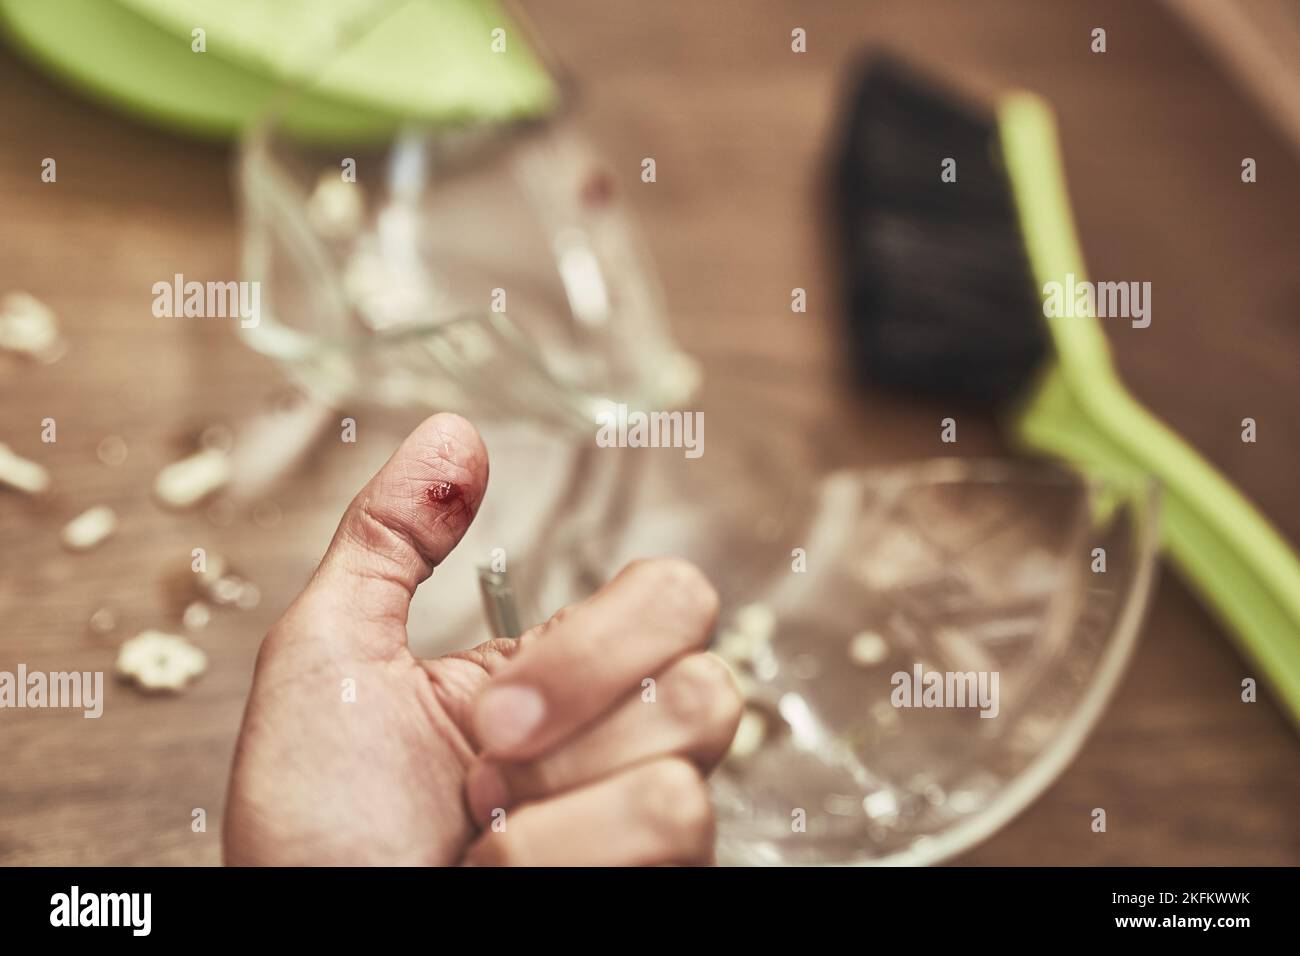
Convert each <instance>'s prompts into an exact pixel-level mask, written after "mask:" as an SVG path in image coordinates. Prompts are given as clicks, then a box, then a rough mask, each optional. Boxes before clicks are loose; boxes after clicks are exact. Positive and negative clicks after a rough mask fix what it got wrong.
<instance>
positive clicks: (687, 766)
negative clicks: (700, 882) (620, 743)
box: [642, 757, 713, 855]
mask: <svg viewBox="0 0 1300 956" xmlns="http://www.w3.org/2000/svg"><path fill="white" fill-rule="evenodd" d="M642 795H643V799H644V800H645V806H646V812H647V814H648V816H649V818H650V821H651V825H652V826H654V827H655V828H656V829H657V830H658V831H659V833H660V835H661V836H662V837H663V838H664V839H665V840H666V841H667V842H668V843H669V844H670V845H672V846H674V847H675V848H677V849H678V850H679V851H681V852H682V853H684V854H687V855H694V854H697V853H699V852H702V851H703V849H705V848H707V847H708V846H711V845H712V844H713V804H712V802H711V801H710V800H709V790H708V786H707V785H706V784H705V782H704V778H703V777H702V776H700V773H699V771H698V770H696V769H695V767H694V766H693V765H692V764H691V763H689V762H687V761H685V760H681V759H678V758H675V757H674V758H669V759H665V760H660V761H657V762H656V763H654V764H652V765H651V766H650V768H649V769H648V772H647V779H646V781H645V786H644V788H643V790H642Z"/></svg>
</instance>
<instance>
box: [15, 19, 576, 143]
mask: <svg viewBox="0 0 1300 956" xmlns="http://www.w3.org/2000/svg"><path fill="white" fill-rule="evenodd" d="M74 25H75V26H74ZM0 31H3V33H4V34H5V36H6V37H7V38H8V39H9V40H10V41H11V42H12V43H13V44H14V46H15V47H17V48H18V49H19V50H21V51H22V52H24V53H25V54H26V55H27V56H28V57H29V58H30V59H32V60H33V61H35V62H37V63H38V64H40V65H42V66H44V67H46V68H48V69H49V70H50V71H52V72H53V73H55V74H56V75H59V76H61V77H63V78H64V79H65V80H66V81H68V82H70V83H71V84H72V85H74V86H76V87H78V88H80V89H81V90H83V91H84V92H86V93H87V94H89V95H90V96H91V97H92V98H94V99H96V100H98V101H99V102H102V103H105V104H107V105H110V106H112V107H115V108H117V109H122V110H125V111H126V112H127V113H129V114H131V115H133V116H135V117H137V118H139V119H142V120H145V121H150V122H153V123H156V124H159V125H163V126H166V127H167V128H170V129H173V130H179V131H182V132H185V133H188V134H190V135H193V136H198V137H202V138H207V139H229V138H230V137H232V136H234V135H236V134H237V133H239V132H241V131H243V130H245V129H246V128H248V126H249V125H250V124H251V123H252V122H254V121H255V120H256V119H257V118H258V117H260V116H262V115H264V114H265V113H266V111H267V110H268V108H270V107H271V106H272V104H276V106H277V110H278V112H279V114H280V115H279V118H280V122H281V124H282V125H283V127H284V128H285V129H286V130H287V131H289V132H291V133H293V134H294V135H297V136H301V137H304V138H310V139H316V140H324V141H330V140H343V139H361V140H375V139H379V138H382V137H384V136H385V135H388V134H391V133H392V131H393V130H395V129H396V128H398V127H400V126H401V125H402V124H403V122H405V121H407V120H408V119H411V118H412V117H407V116H403V115H399V114H397V113H395V112H387V111H385V110H384V109H383V108H382V107H378V106H375V105H373V104H364V103H349V102H345V101H343V100H341V99H339V98H337V97H334V96H325V95H320V94H318V93H314V92H312V91H311V90H310V89H301V88H298V89H293V91H292V96H291V97H290V98H288V99H287V100H284V101H282V102H281V103H277V102H276V101H277V97H280V96H282V95H283V94H284V92H285V89H286V86H287V84H288V81H287V80H282V79H278V78H274V77H269V76H266V75H263V74H261V73H258V72H256V71H253V70H249V69H245V68H244V67H243V66H242V65H241V64H240V63H238V62H235V61H232V60H228V59H225V58H224V57H222V56H221V55H220V54H218V53H216V52H209V53H206V54H204V55H203V56H202V57H199V56H196V55H194V54H193V53H191V52H190V51H189V48H188V46H187V45H185V44H182V43H179V42H178V41H177V38H176V37H175V36H173V35H172V34H171V33H170V32H168V31H167V30H165V29H164V28H163V26H162V25H160V24H158V23H156V22H154V21H153V20H151V19H149V18H146V17H143V16H141V15H139V14H138V13H137V12H136V11H135V10H134V9H133V8H127V7H123V6H120V5H119V4H117V3H115V2H113V0H58V2H57V3H46V2H32V0H0ZM538 69H539V70H540V67H539V68H538ZM550 105H553V104H550ZM479 118H481V116H480V115H479V114H475V113H474V112H473V111H460V112H452V113H447V114H446V115H444V116H442V117H441V119H442V120H444V121H445V122H447V123H448V124H451V123H456V122H471V121H474V120H475V119H479ZM488 118H496V117H488ZM414 119H416V120H421V119H424V120H427V119H429V117H414Z"/></svg>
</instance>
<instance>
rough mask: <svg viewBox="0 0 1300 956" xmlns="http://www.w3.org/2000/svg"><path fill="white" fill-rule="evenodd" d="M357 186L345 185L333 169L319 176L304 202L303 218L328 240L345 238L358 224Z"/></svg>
mask: <svg viewBox="0 0 1300 956" xmlns="http://www.w3.org/2000/svg"><path fill="white" fill-rule="evenodd" d="M363 199H364V197H363V196H362V192H361V186H360V185H359V184H358V183H355V182H345V181H344V180H343V177H342V176H341V175H340V174H339V171H338V170H337V169H331V170H327V171H326V172H323V173H321V175H320V178H319V179H318V180H317V181H316V188H315V189H314V190H312V194H311V198H310V199H309V200H308V201H307V219H308V221H309V222H311V224H312V227H313V228H314V229H315V230H316V231H317V232H319V233H320V234H321V235H322V236H325V237H327V238H329V239H346V238H347V237H349V236H351V235H352V234H354V233H355V232H356V231H357V229H358V228H359V227H360V225H361V219H362V214H363V213H364V211H365V209H364V205H365V204H364V202H363Z"/></svg>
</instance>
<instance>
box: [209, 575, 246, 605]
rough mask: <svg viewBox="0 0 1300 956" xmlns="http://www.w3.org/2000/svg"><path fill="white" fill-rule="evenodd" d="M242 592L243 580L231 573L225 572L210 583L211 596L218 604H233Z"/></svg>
mask: <svg viewBox="0 0 1300 956" xmlns="http://www.w3.org/2000/svg"><path fill="white" fill-rule="evenodd" d="M243 592H244V582H243V581H241V580H240V579H239V578H237V577H235V576H234V575H233V574H227V575H226V576H224V577H222V578H219V579H218V580H217V581H216V583H215V584H213V585H212V590H211V597H212V600H214V601H216V602H217V603H218V604H234V603H235V602H236V601H238V600H239V596H240V595H241V594H243Z"/></svg>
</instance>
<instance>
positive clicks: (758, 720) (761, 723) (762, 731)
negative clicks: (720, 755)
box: [727, 707, 767, 760]
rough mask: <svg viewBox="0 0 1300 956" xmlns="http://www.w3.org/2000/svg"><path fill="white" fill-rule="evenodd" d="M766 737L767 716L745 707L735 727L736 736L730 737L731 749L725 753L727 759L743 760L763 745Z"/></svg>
mask: <svg viewBox="0 0 1300 956" xmlns="http://www.w3.org/2000/svg"><path fill="white" fill-rule="evenodd" d="M766 737H767V718H766V717H764V716H763V714H762V712H761V711H758V710H755V709H754V708H753V707H746V708H745V712H744V713H743V714H741V716H740V724H739V725H738V726H737V727H736V736H735V737H733V738H731V750H730V751H728V753H727V759H728V760H744V759H745V758H747V757H752V756H753V755H754V754H756V753H757V752H758V748H759V747H761V746H763V740H764V739H765V738H766Z"/></svg>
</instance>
